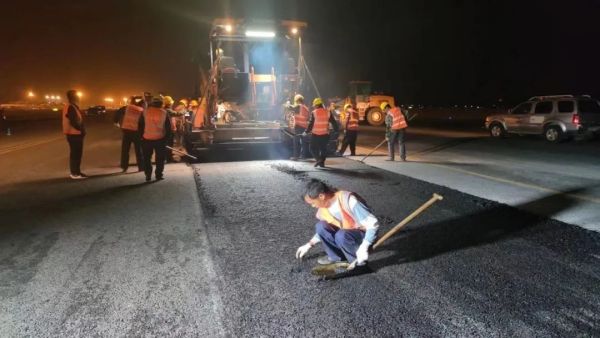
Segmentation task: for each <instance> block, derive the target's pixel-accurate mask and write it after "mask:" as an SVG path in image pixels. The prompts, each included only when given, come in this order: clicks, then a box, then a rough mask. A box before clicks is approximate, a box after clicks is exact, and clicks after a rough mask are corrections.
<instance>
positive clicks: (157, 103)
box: [150, 96, 163, 107]
mask: <svg viewBox="0 0 600 338" xmlns="http://www.w3.org/2000/svg"><path fill="white" fill-rule="evenodd" d="M162 105H163V98H162V97H160V96H155V97H153V98H152V101H150V106H152V107H162Z"/></svg>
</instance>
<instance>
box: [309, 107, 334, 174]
mask: <svg viewBox="0 0 600 338" xmlns="http://www.w3.org/2000/svg"><path fill="white" fill-rule="evenodd" d="M312 106H313V108H314V110H313V111H312V113H311V114H310V118H309V120H308V127H307V128H306V132H305V134H306V133H310V132H312V136H311V138H310V151H311V153H312V155H313V157H314V158H315V160H316V161H317V163H315V167H321V168H325V159H326V158H327V145H328V144H329V124H330V123H331V126H332V127H333V130H334V131H335V132H336V133H337V131H338V129H339V127H338V124H337V121H336V120H335V117H334V116H333V114H331V112H330V111H328V110H327V109H325V108H324V107H323V100H322V99H321V98H320V97H317V98H315V99H314V100H313V103H312ZM305 134H304V135H305Z"/></svg>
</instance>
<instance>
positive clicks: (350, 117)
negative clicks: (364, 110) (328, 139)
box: [339, 103, 358, 156]
mask: <svg viewBox="0 0 600 338" xmlns="http://www.w3.org/2000/svg"><path fill="white" fill-rule="evenodd" d="M344 112H345V115H346V131H345V133H344V140H343V141H342V148H340V152H339V155H340V156H344V152H345V151H346V147H348V146H350V156H355V155H356V138H357V137H358V112H357V111H356V110H354V108H352V104H350V103H346V104H345V105H344Z"/></svg>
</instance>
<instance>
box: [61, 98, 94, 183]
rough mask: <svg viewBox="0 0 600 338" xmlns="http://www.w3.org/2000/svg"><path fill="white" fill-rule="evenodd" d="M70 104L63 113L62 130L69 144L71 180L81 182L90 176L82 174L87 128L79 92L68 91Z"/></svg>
mask: <svg viewBox="0 0 600 338" xmlns="http://www.w3.org/2000/svg"><path fill="white" fill-rule="evenodd" d="M67 100H68V101H69V103H68V104H65V105H64V108H63V111H62V129H63V134H65V135H66V137H67V142H68V143H69V150H70V153H69V167H70V170H71V175H70V177H71V179H74V180H80V179H84V178H87V177H88V176H87V175H85V174H84V173H82V172H81V157H82V156H83V139H84V138H85V126H84V124H83V115H82V114H81V110H79V106H78V103H79V97H78V96H77V91H75V90H73V89H71V90H69V91H67Z"/></svg>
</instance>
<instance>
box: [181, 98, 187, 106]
mask: <svg viewBox="0 0 600 338" xmlns="http://www.w3.org/2000/svg"><path fill="white" fill-rule="evenodd" d="M179 103H183V104H185V105H186V106H187V104H188V100H186V99H181V100H179Z"/></svg>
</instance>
